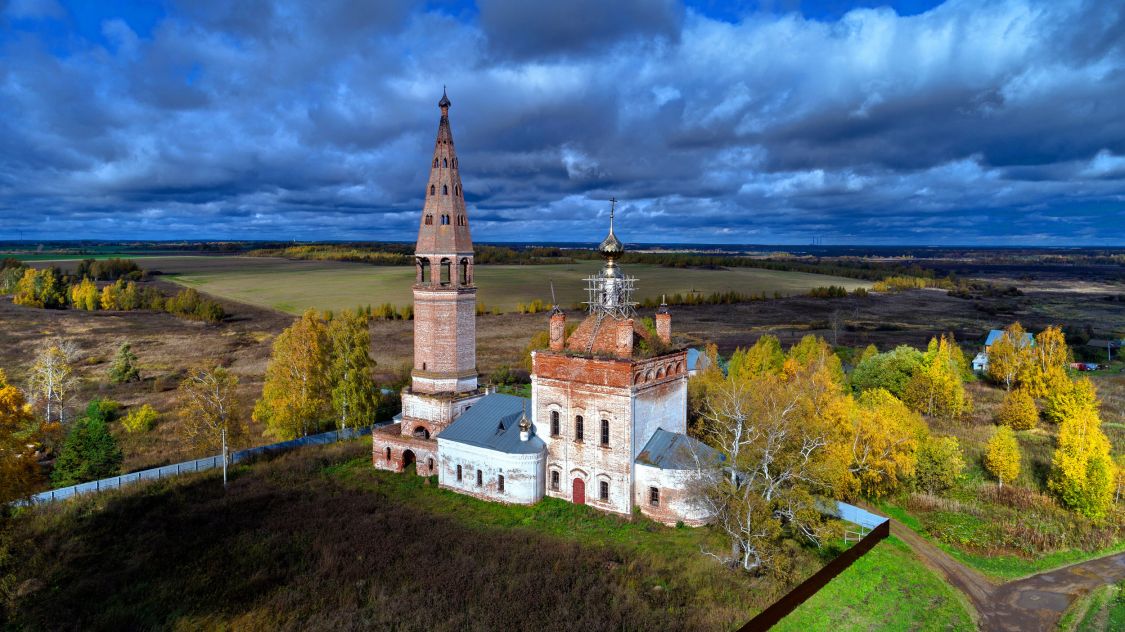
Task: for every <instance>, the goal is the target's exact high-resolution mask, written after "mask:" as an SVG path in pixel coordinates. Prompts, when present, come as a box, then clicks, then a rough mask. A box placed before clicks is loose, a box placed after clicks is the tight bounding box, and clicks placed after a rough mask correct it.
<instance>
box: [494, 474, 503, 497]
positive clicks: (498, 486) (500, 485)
mask: <svg viewBox="0 0 1125 632" xmlns="http://www.w3.org/2000/svg"><path fill="white" fill-rule="evenodd" d="M496 489H497V491H499V492H500V493H501V494H502V493H504V475H503V474H501V475H500V476H497V477H496Z"/></svg>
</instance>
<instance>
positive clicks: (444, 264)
mask: <svg viewBox="0 0 1125 632" xmlns="http://www.w3.org/2000/svg"><path fill="white" fill-rule="evenodd" d="M441 284H442V285H449V259H442V260H441Z"/></svg>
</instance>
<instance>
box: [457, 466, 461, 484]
mask: <svg viewBox="0 0 1125 632" xmlns="http://www.w3.org/2000/svg"><path fill="white" fill-rule="evenodd" d="M457 482H458V483H460V482H461V466H460V465H458V466H457Z"/></svg>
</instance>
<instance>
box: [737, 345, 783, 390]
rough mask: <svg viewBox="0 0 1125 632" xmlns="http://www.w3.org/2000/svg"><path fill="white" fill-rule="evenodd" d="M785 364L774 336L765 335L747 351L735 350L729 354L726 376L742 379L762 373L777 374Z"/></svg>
mask: <svg viewBox="0 0 1125 632" xmlns="http://www.w3.org/2000/svg"><path fill="white" fill-rule="evenodd" d="M784 363H785V352H784V351H783V350H782V349H781V342H779V341H778V339H777V337H776V336H772V335H770V334H766V335H764V336H762V337H760V338H758V340H757V342H755V343H754V346H752V347H750V348H749V349H746V350H743V349H735V351H734V353H733V354H731V357H730V364H729V365H728V367H727V374H728V375H730V376H731V377H733V378H735V379H744V378H748V377H752V376H756V375H762V374H763V373H779V372H781V366H782V365H783V364H784Z"/></svg>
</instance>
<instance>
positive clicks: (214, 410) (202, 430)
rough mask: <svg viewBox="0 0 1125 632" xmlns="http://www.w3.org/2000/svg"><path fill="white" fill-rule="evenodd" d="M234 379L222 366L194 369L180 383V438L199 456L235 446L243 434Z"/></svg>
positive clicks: (239, 405)
mask: <svg viewBox="0 0 1125 632" xmlns="http://www.w3.org/2000/svg"><path fill="white" fill-rule="evenodd" d="M237 388H238V377H237V376H235V375H233V374H231V373H230V372H229V371H227V370H226V369H224V368H222V367H217V366H216V367H208V366H198V367H193V368H192V369H190V370H189V371H188V374H187V377H185V378H184V380H183V381H182V382H180V387H179V407H178V410H177V412H178V414H179V416H180V426H179V434H180V439H181V440H182V441H184V443H186V444H187V445H189V446H191V448H192V449H193V450H195V451H196V452H197V453H199V454H214V453H216V452H218V451H219V450H221V449H222V445H223V431H224V430H225V431H226V433H227V445H228V446H229V445H232V444H233V445H238V444H239V443H240V442H241V439H242V437H243V436H244V435H245V433H246V425H245V421H244V419H243V410H242V405H241V403H240V402H239V400H238V394H237Z"/></svg>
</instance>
